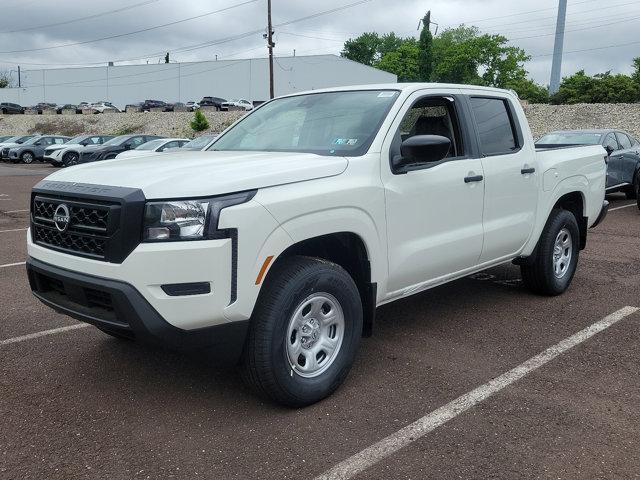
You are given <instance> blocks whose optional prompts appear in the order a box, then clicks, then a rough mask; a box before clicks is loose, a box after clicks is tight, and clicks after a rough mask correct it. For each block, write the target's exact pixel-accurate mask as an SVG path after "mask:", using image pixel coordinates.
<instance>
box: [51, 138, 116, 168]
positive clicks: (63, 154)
mask: <svg viewBox="0 0 640 480" xmlns="http://www.w3.org/2000/svg"><path fill="white" fill-rule="evenodd" d="M113 137H114V135H79V136H77V137H74V138H72V139H71V140H69V141H68V142H66V143H64V144H62V145H52V146H50V147H47V148H45V149H44V157H43V161H44V162H49V163H50V164H51V165H53V166H54V167H70V166H72V165H76V164H77V163H78V159H79V158H80V152H82V151H83V150H84V148H85V147H87V146H89V145H102V144H103V143H104V142H107V141H109V140H111V139H112V138H113Z"/></svg>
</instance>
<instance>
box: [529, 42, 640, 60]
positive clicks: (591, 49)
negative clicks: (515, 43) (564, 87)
mask: <svg viewBox="0 0 640 480" xmlns="http://www.w3.org/2000/svg"><path fill="white" fill-rule="evenodd" d="M638 44H640V41H638V42H628V43H618V44H614V45H605V46H602V47H591V48H583V49H580V50H569V51H568V52H564V55H567V54H569V53H582V52H591V51H593V50H606V49H608V48H619V47H629V46H631V45H638ZM552 56H553V53H543V54H539V55H531V58H541V57H552Z"/></svg>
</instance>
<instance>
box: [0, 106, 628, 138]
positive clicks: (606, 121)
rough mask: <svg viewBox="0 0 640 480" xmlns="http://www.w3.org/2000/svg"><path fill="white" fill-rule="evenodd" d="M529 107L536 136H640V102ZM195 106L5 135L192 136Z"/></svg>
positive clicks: (4, 125) (30, 127) (60, 122)
mask: <svg viewBox="0 0 640 480" xmlns="http://www.w3.org/2000/svg"><path fill="white" fill-rule="evenodd" d="M524 108H525V112H526V114H527V118H528V119H529V123H530V125H531V130H532V131H533V135H534V136H535V137H536V138H537V137H540V136H541V135H543V134H544V133H545V132H549V131H551V130H563V129H575V128H618V129H621V130H626V131H628V132H629V133H631V134H632V135H634V136H636V137H638V138H640V104H616V105H612V104H580V105H526V106H525V107H524ZM203 113H204V114H205V116H206V117H207V119H208V120H209V124H210V128H209V130H208V131H207V132H203V133H210V132H219V131H221V130H223V129H224V128H226V126H227V125H230V124H231V123H232V122H233V121H235V120H236V119H237V118H239V117H241V116H242V115H244V112H216V111H204V112H203ZM192 119H193V113H192V112H151V113H149V112H146V113H122V114H111V115H104V114H101V115H55V116H54V115H47V116H44V115H0V135H11V134H14V135H18V134H24V133H33V132H42V133H59V134H67V135H77V134H81V133H105V134H123V133H138V132H140V133H149V134H157V135H167V136H178V137H193V136H194V135H195V133H194V132H193V131H192V130H191V128H190V127H189V122H190V121H191V120H192Z"/></svg>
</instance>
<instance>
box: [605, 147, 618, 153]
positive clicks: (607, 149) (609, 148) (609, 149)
mask: <svg viewBox="0 0 640 480" xmlns="http://www.w3.org/2000/svg"><path fill="white" fill-rule="evenodd" d="M604 149H605V150H606V151H607V154H608V155H611V154H612V153H613V152H615V151H616V149H615V148H613V147H612V146H611V145H607V146H606V147H604Z"/></svg>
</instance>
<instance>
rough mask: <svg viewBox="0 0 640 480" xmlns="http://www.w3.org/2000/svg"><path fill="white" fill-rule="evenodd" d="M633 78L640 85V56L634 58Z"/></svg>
mask: <svg viewBox="0 0 640 480" xmlns="http://www.w3.org/2000/svg"><path fill="white" fill-rule="evenodd" d="M631 78H632V79H633V81H634V83H635V84H636V85H638V87H640V57H636V58H634V59H633V73H632V74H631Z"/></svg>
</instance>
